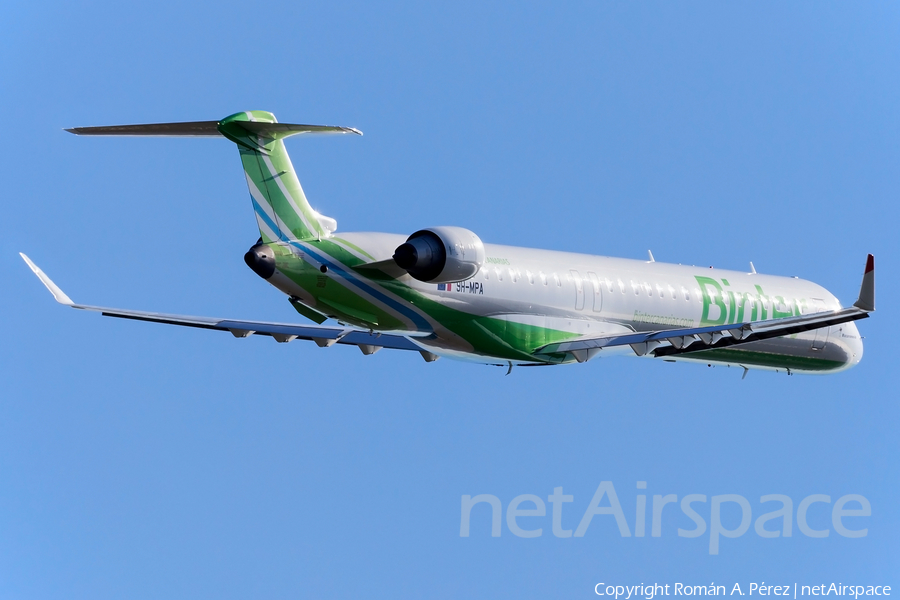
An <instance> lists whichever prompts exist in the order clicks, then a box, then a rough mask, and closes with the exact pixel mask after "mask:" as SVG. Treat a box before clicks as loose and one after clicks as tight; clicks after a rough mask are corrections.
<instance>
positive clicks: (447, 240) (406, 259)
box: [394, 227, 484, 283]
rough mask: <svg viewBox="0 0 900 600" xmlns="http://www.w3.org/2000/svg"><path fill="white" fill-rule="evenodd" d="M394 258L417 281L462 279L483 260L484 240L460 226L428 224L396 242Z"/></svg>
mask: <svg viewBox="0 0 900 600" xmlns="http://www.w3.org/2000/svg"><path fill="white" fill-rule="evenodd" d="M394 262H395V263H397V265H398V266H399V267H401V268H403V269H406V272H407V273H409V274H410V275H411V276H412V277H414V278H415V279H418V280H419V281H427V282H429V283H454V282H457V281H465V280H466V279H469V278H470V277H472V276H473V275H475V273H477V272H478V270H479V269H480V268H481V265H483V264H484V244H482V243H481V239H480V238H479V237H478V236H477V235H475V234H474V233H473V232H471V231H469V230H468V229H463V228H462V227H431V228H429V229H422V230H420V231H417V232H415V233H414V234H412V235H411V236H409V238H407V240H406V243H404V244H401V245H400V246H398V247H397V249H396V250H395V251H394Z"/></svg>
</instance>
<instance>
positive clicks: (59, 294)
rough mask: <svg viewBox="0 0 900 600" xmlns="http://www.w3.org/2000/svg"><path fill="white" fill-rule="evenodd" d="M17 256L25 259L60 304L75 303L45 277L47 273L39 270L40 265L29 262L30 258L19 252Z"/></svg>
mask: <svg viewBox="0 0 900 600" xmlns="http://www.w3.org/2000/svg"><path fill="white" fill-rule="evenodd" d="M19 256H21V257H22V260H24V261H25V264H27V265H28V267H29V268H30V269H31V270H32V271H34V274H35V275H37V276H38V279H40V280H41V283H43V284H44V286H46V288H47V289H48V290H50V293H51V294H53V298H54V299H55V300H56V301H57V302H59V303H60V304H65V305H66V306H73V305H74V304H75V303H74V302H72V299H71V298H69V297H68V296H66V293H65V292H63V291H62V290H61V289H59V286H58V285H56V284H55V283H53V281H52V280H51V279H50V278H49V277H47V275H46V274H45V273H44V272H43V271H41V269H40V267H38V266H37V265H36V264H34V263H33V262H31V259H30V258H28V257H27V256H25V255H24V254H22V253H21V252H19Z"/></svg>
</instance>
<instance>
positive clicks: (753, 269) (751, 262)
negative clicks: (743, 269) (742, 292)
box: [750, 260, 756, 275]
mask: <svg viewBox="0 0 900 600" xmlns="http://www.w3.org/2000/svg"><path fill="white" fill-rule="evenodd" d="M750 274H751V275H756V267H754V266H753V261H752V260H751V261H750Z"/></svg>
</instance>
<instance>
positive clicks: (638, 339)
mask: <svg viewBox="0 0 900 600" xmlns="http://www.w3.org/2000/svg"><path fill="white" fill-rule="evenodd" d="M874 311H875V257H874V256H872V255H871V254H869V255H868V257H867V258H866V270H865V274H864V275H863V279H862V284H861V285H860V290H859V297H858V299H857V300H856V302H855V303H854V304H853V306H851V307H848V308H842V309H840V310H835V311H828V312H820V313H814V314H810V315H803V316H800V317H785V318H783V319H770V320H767V321H756V322H753V323H743V324H741V323H736V324H731V325H715V326H711V327H692V328H684V329H667V330H661V331H644V332H639V333H626V334H622V335H614V336H601V337H589V338H579V339H576V340H571V341H568V342H558V343H554V344H548V345H546V346H542V347H541V348H538V349H537V350H536V351H535V354H553V353H558V352H568V353H571V354H572V355H573V356H574V357H575V358H576V359H577V360H578V361H579V362H583V361H585V360H588V359H589V358H590V357H591V356H593V354H594V353H596V352H598V351H600V350H601V349H602V348H608V347H614V346H631V349H632V350H633V351H634V353H635V354H637V355H638V356H644V355H646V354H651V353H652V355H653V356H655V357H660V356H671V355H675V354H687V353H689V352H700V351H703V350H713V349H718V348H726V347H728V346H735V345H739V344H748V343H750V342H758V341H761V340H767V339H770V338H775V337H781V336H785V335H792V334H795V333H801V332H803V331H810V330H813V329H819V328H820V327H829V326H831V325H838V324H840V323H847V322H850V321H856V320H859V319H865V318H867V317H868V316H869V313H870V312H874Z"/></svg>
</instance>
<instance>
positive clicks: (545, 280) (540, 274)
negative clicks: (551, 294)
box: [538, 271, 547, 285]
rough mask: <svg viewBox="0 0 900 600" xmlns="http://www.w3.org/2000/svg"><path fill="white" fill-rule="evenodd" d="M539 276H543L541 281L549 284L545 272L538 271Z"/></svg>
mask: <svg viewBox="0 0 900 600" xmlns="http://www.w3.org/2000/svg"><path fill="white" fill-rule="evenodd" d="M538 276H539V277H540V278H541V283H543V284H544V285H547V276H546V275H545V274H544V272H543V271H538Z"/></svg>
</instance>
